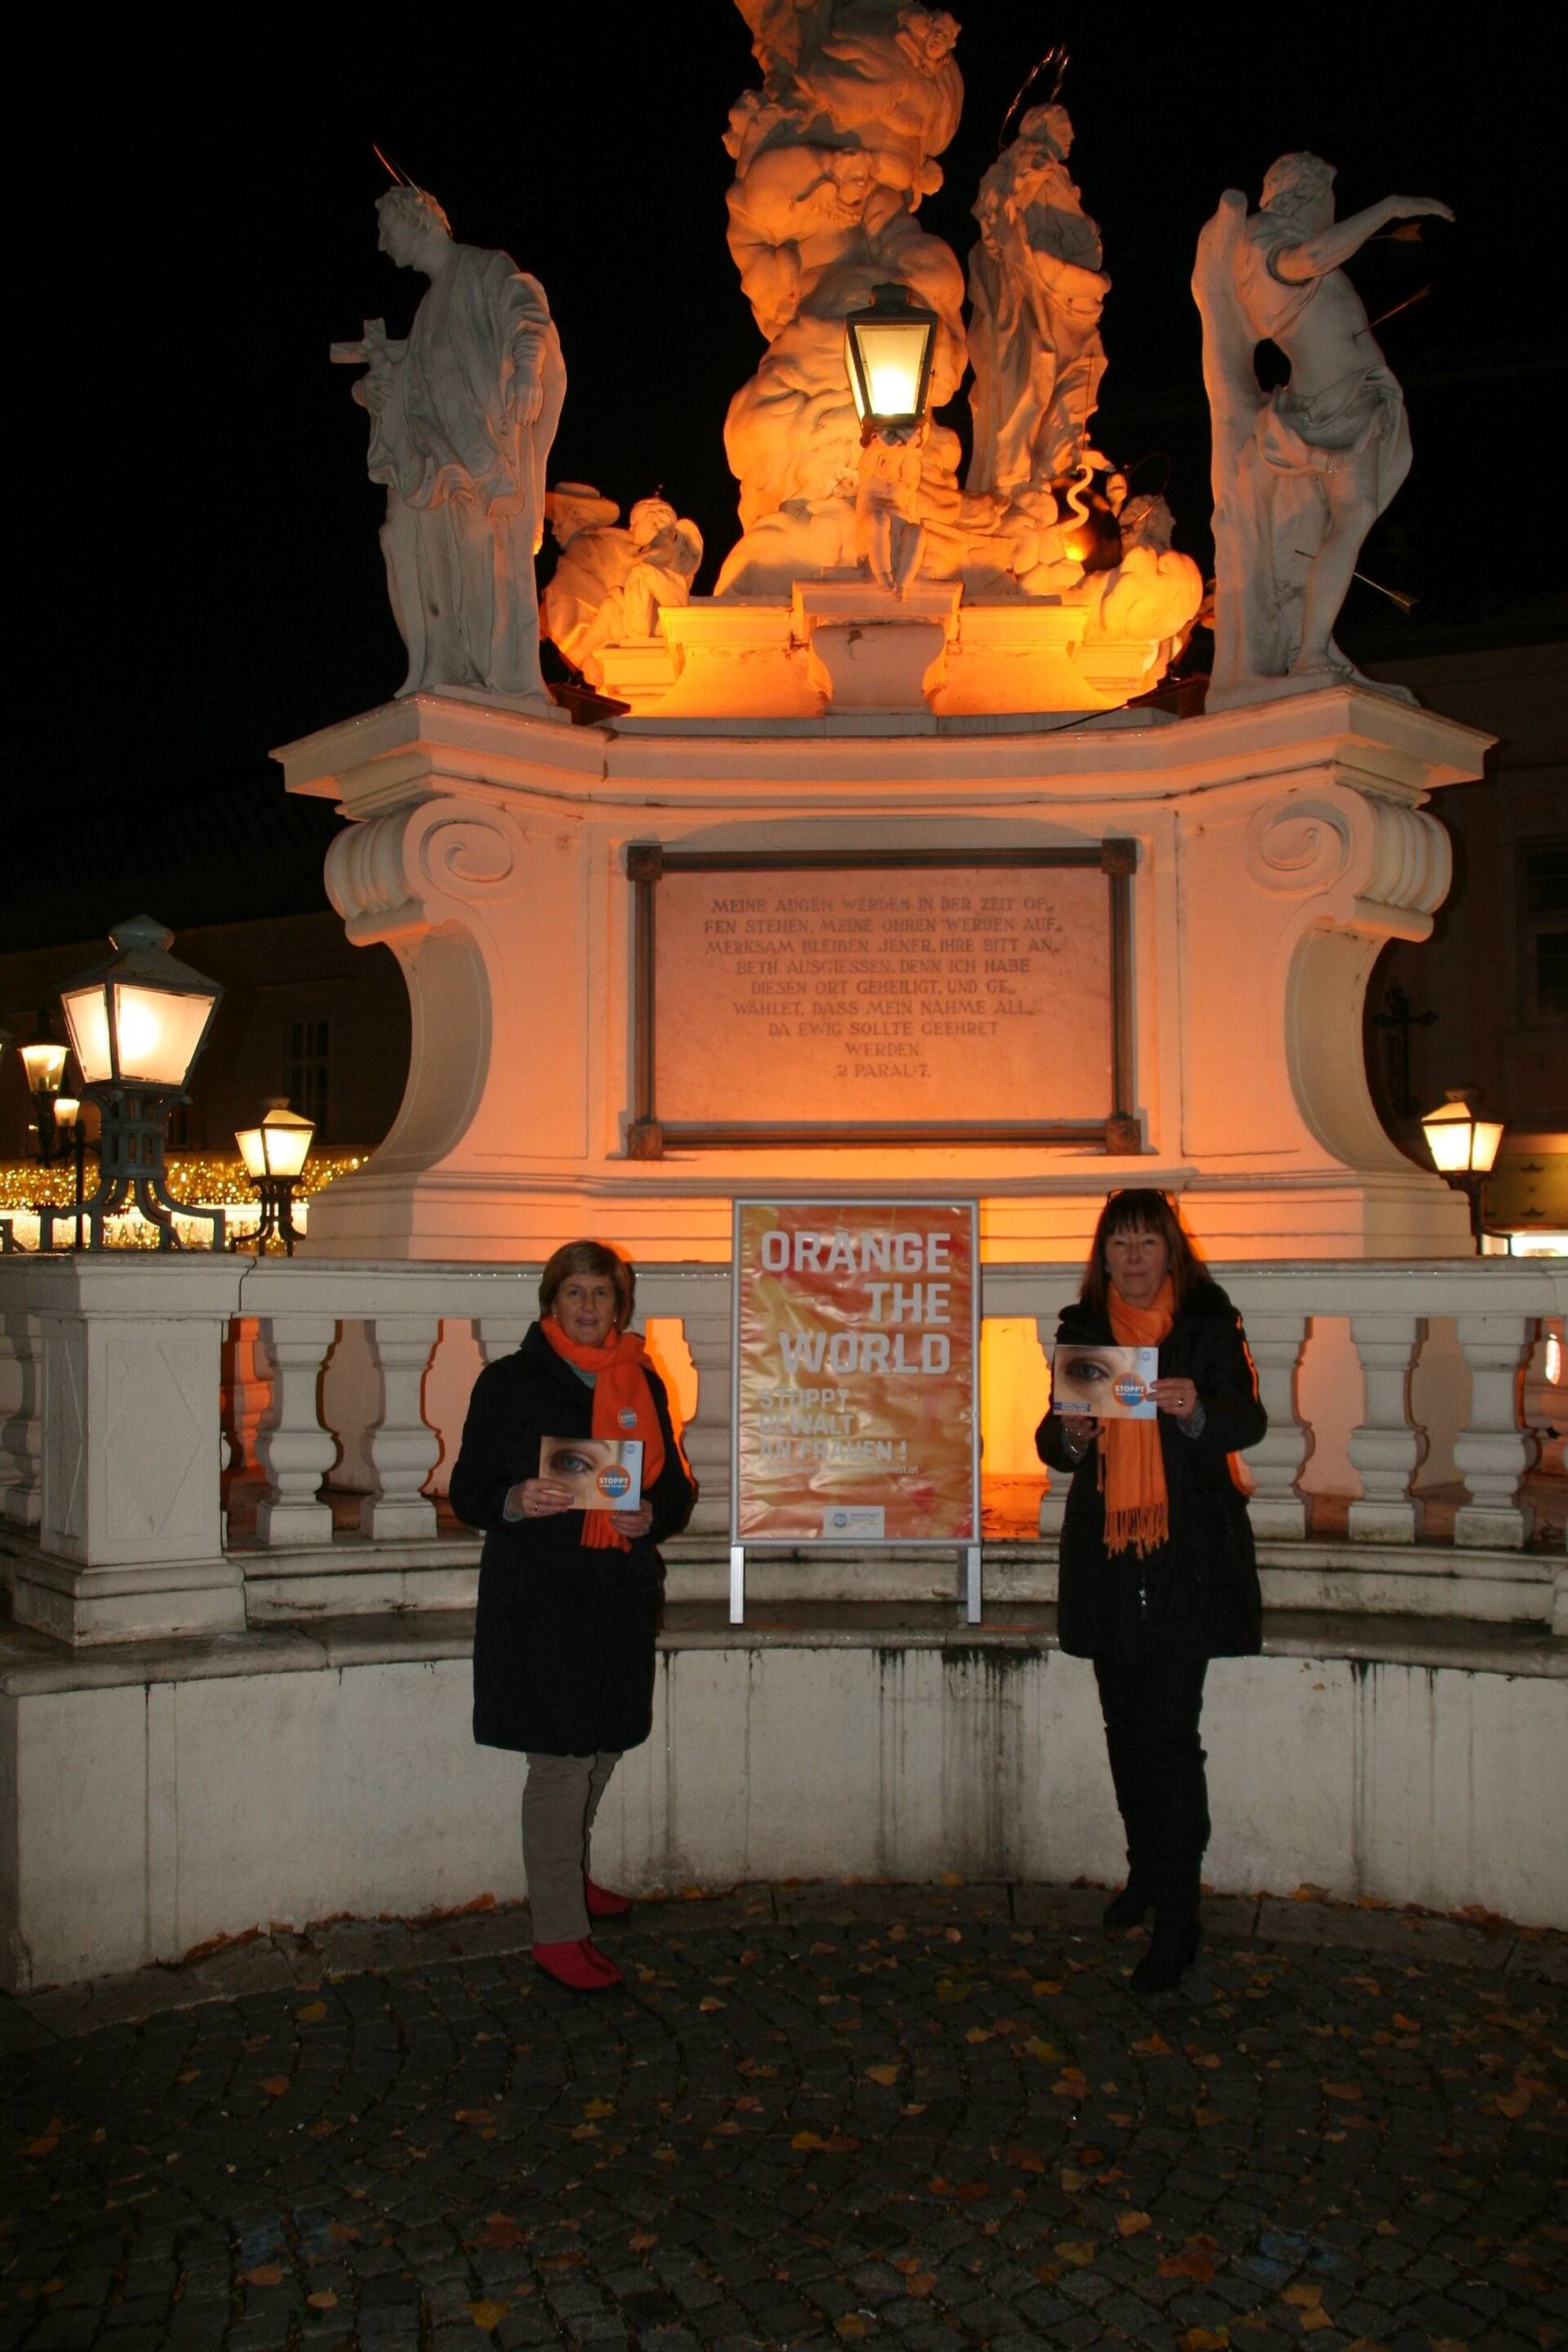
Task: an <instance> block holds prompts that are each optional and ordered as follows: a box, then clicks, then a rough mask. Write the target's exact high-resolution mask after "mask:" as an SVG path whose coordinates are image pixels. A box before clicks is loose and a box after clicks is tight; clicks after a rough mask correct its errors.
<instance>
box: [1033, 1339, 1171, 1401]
mask: <svg viewBox="0 0 1568 2352" xmlns="http://www.w3.org/2000/svg"><path fill="white" fill-rule="evenodd" d="M1158 1378H1159V1350H1158V1349H1157V1348H1116V1347H1111V1346H1105V1347H1101V1346H1100V1342H1099V1340H1079V1341H1078V1342H1077V1345H1076V1346H1075V1345H1072V1344H1070V1343H1068V1342H1067V1341H1066V1340H1063V1341H1062V1342H1060V1343H1059V1344H1058V1345H1057V1346H1056V1347H1055V1349H1054V1350H1053V1351H1052V1354H1051V1403H1052V1406H1053V1408H1055V1411H1056V1412H1058V1413H1097V1414H1098V1415H1099V1416H1100V1419H1101V1420H1102V1421H1152V1420H1153V1419H1154V1418H1155V1415H1156V1412H1157V1410H1158V1408H1157V1406H1156V1403H1155V1400H1154V1398H1153V1397H1152V1396H1150V1394H1149V1391H1150V1389H1151V1388H1152V1387H1153V1385H1154V1384H1155V1382H1156V1380H1157V1379H1158Z"/></svg>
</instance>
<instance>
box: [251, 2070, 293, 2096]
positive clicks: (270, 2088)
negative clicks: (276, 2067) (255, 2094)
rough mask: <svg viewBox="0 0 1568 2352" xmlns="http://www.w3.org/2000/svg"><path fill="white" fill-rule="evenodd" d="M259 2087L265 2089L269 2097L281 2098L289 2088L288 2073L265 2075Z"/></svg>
mask: <svg viewBox="0 0 1568 2352" xmlns="http://www.w3.org/2000/svg"><path fill="white" fill-rule="evenodd" d="M258 2088H260V2089H262V2090H264V2091H265V2093H266V2095H267V2097H268V2098H282V2097H283V2094H284V2092H285V2091H286V2090H287V2089H288V2075H263V2076H262V2079H261V2082H260V2084H259V2086H258Z"/></svg>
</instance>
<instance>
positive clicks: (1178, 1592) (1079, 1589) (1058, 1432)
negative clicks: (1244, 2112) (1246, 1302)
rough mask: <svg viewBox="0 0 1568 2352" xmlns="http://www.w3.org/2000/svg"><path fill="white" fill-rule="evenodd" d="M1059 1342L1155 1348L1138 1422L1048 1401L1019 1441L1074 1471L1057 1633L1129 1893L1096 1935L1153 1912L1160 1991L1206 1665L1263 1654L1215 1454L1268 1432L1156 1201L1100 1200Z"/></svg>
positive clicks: (1198, 1777) (1226, 1312)
mask: <svg viewBox="0 0 1568 2352" xmlns="http://www.w3.org/2000/svg"><path fill="white" fill-rule="evenodd" d="M1056 1340H1057V1345H1058V1346H1059V1347H1061V1346H1067V1347H1075V1348H1076V1347H1082V1348H1086V1349H1091V1348H1093V1347H1096V1346H1105V1345H1112V1346H1121V1347H1157V1349H1158V1350H1159V1377H1158V1378H1157V1380H1156V1382H1155V1383H1154V1387H1153V1395H1154V1400H1155V1403H1156V1407H1157V1408H1158V1409H1157V1412H1156V1417H1155V1419H1153V1420H1120V1419H1100V1418H1098V1417H1096V1416H1093V1415H1084V1414H1081V1413H1076V1414H1068V1413H1067V1412H1066V1411H1065V1410H1062V1411H1058V1410H1057V1409H1056V1408H1055V1405H1054V1406H1053V1409H1052V1410H1051V1411H1050V1412H1049V1413H1047V1415H1046V1416H1045V1419H1043V1421H1042V1422H1041V1424H1040V1427H1039V1430H1037V1431H1036V1433H1035V1445H1036V1447H1037V1449H1038V1451H1039V1453H1040V1456H1041V1459H1042V1460H1043V1461H1044V1462H1046V1463H1048V1464H1050V1466H1051V1467H1052V1468H1053V1469H1054V1470H1066V1471H1071V1473H1072V1478H1073V1483H1072V1488H1071V1491H1070V1492H1069V1494H1068V1497H1067V1508H1066V1514H1065V1516H1064V1519H1063V1523H1062V1547H1061V1576H1060V1589H1059V1600H1058V1609H1057V1623H1058V1630H1059V1633H1060V1638H1061V1644H1062V1647H1063V1649H1064V1650H1066V1652H1067V1653H1068V1654H1069V1655H1070V1656H1072V1657H1088V1658H1091V1659H1092V1660H1093V1662H1094V1671H1095V1679H1096V1681H1097V1682H1098V1684H1099V1686H1100V1712H1101V1713H1102V1715H1103V1717H1104V1720H1105V1740H1106V1747H1107V1748H1108V1749H1109V1751H1110V1757H1111V1780H1112V1781H1113V1783H1114V1785H1115V1790H1116V1803H1117V1805H1118V1807H1119V1808H1120V1811H1121V1815H1122V1825H1123V1826H1124V1828H1125V1830H1126V1836H1127V1883H1126V1886H1125V1887H1124V1888H1123V1889H1122V1893H1121V1894H1118V1895H1117V1896H1116V1898H1115V1899H1114V1901H1113V1902H1112V1903H1111V1904H1110V1905H1109V1906H1108V1907H1107V1910H1106V1913H1105V1924H1106V1927H1107V1928H1112V1929H1114V1928H1133V1927H1136V1926H1138V1925H1139V1924H1140V1923H1141V1922H1142V1920H1143V1919H1144V1918H1145V1916H1146V1915H1147V1913H1148V1912H1149V1910H1150V1909H1151V1907H1152V1909H1153V1911H1154V1915H1155V1925H1154V1935H1153V1938H1152V1939H1151V1941H1150V1944H1149V1948H1148V1950H1147V1951H1146V1952H1145V1955H1144V1957H1143V1959H1142V1960H1141V1961H1140V1962H1139V1963H1138V1965H1137V1967H1136V1968H1135V1969H1134V1972H1133V1985H1134V1989H1135V1990H1136V1991H1138V1992H1140V1993H1166V1992H1169V1991H1171V1990H1173V1988H1174V1987H1175V1986H1176V1985H1178V1984H1179V1982H1180V1979H1181V1976H1182V1974H1183V1973H1184V1971H1185V1970H1186V1968H1187V1967H1188V1965H1189V1964H1190V1962H1191V1960H1192V1958H1193V1955H1194V1954H1195V1952H1196V1951H1197V1949H1198V1940H1199V1918H1198V1902H1199V1873H1200V1871H1201V1864H1202V1859H1203V1850H1204V1848H1205V1847H1206V1846H1207V1844H1208V1840H1209V1806H1208V1792H1207V1787H1206V1783H1205V1781H1204V1775H1203V1765H1204V1755H1203V1748H1202V1745H1201V1740H1200V1737H1199V1723H1200V1718H1201V1713H1202V1706H1203V1679H1204V1675H1205V1673H1206V1672H1207V1669H1208V1664H1209V1660H1210V1659H1211V1658H1212V1657H1250V1656H1252V1655H1254V1654H1255V1653H1256V1652H1257V1650H1258V1648H1259V1646H1260V1645H1261V1638H1262V1634H1261V1618H1262V1611H1261V1600H1260V1596H1259V1592H1258V1568H1257V1563H1256V1560H1255V1558H1254V1554H1253V1544H1252V1529H1251V1524H1250V1522H1249V1521H1248V1519H1247V1506H1246V1503H1245V1501H1244V1500H1243V1498H1242V1495H1241V1493H1240V1490H1239V1489H1238V1487H1236V1485H1235V1481H1234V1479H1233V1478H1232V1476H1231V1468H1230V1458H1229V1457H1230V1456H1231V1454H1232V1453H1236V1452H1239V1451H1240V1450H1241V1449H1242V1448H1244V1447H1247V1446H1249V1445H1256V1444H1257V1443H1258V1440H1259V1439H1260V1438H1261V1437H1262V1435H1263V1433H1264V1431H1265V1430H1266V1429H1267V1428H1268V1425H1269V1424H1268V1418H1267V1416H1266V1415H1265V1413H1264V1410H1263V1407H1262V1405H1261V1404H1260V1402H1259V1401H1258V1378H1257V1374H1256V1373H1255V1372H1254V1370H1253V1365H1252V1359H1251V1357H1250V1356H1249V1355H1248V1353H1247V1339H1246V1335H1245V1333H1244V1332H1243V1330H1242V1327H1241V1317H1239V1316H1238V1315H1237V1313H1236V1311H1235V1307H1234V1306H1232V1305H1231V1303H1230V1301H1229V1299H1228V1298H1227V1297H1226V1296H1225V1295H1224V1291H1223V1290H1221V1288H1220V1287H1219V1284H1218V1283H1214V1282H1212V1281H1211V1280H1210V1279H1209V1276H1208V1274H1207V1273H1206V1272H1205V1271H1204V1268H1203V1265H1202V1262H1201V1259H1200V1258H1199V1256H1198V1253H1197V1251H1196V1250H1195V1249H1194V1247H1193V1245H1192V1243H1191V1241H1190V1239H1189V1238H1188V1237H1187V1235H1186V1233H1185V1232H1184V1231H1183V1229H1182V1227H1181V1223H1180V1221H1179V1218H1178V1216H1177V1215H1176V1212H1175V1210H1174V1209H1173V1208H1172V1207H1171V1204H1170V1203H1169V1201H1168V1199H1167V1198H1166V1196H1165V1194H1164V1193H1156V1192H1149V1191H1129V1192H1123V1193H1112V1194H1111V1198H1110V1199H1109V1200H1108V1201H1107V1203H1106V1204H1105V1206H1104V1208H1103V1209H1102V1210H1101V1212H1100V1222H1099V1224H1098V1225H1097V1226H1096V1227H1095V1233H1094V1241H1093V1245H1092V1247H1091V1249H1090V1251H1089V1266H1088V1269H1087V1271H1086V1272H1085V1275H1084V1279H1083V1286H1082V1288H1081V1290H1080V1291H1079V1294H1078V1296H1077V1301H1076V1302H1075V1303H1074V1305H1073V1306H1069V1307H1068V1308H1067V1310H1066V1314H1065V1315H1064V1316H1063V1317H1062V1319H1061V1323H1060V1325H1059V1327H1058V1329H1057V1333H1056Z"/></svg>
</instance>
